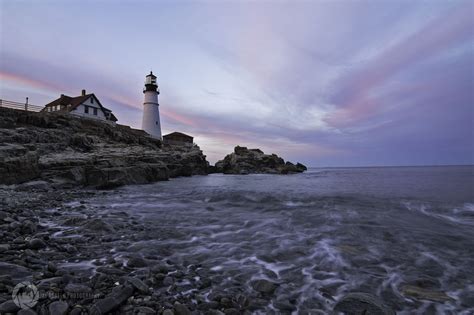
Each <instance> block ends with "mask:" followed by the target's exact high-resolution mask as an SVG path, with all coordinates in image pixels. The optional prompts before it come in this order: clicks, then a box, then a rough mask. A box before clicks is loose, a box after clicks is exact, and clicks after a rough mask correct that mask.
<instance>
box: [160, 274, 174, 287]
mask: <svg viewBox="0 0 474 315" xmlns="http://www.w3.org/2000/svg"><path fill="white" fill-rule="evenodd" d="M173 283H174V280H173V278H172V277H170V276H167V277H165V278H164V279H163V285H165V286H169V285H172V284H173Z"/></svg>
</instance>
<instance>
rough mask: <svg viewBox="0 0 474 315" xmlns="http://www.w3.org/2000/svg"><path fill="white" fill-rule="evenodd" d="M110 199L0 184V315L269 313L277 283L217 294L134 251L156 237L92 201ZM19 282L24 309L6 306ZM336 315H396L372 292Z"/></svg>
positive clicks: (345, 303)
mask: <svg viewBox="0 0 474 315" xmlns="http://www.w3.org/2000/svg"><path fill="white" fill-rule="evenodd" d="M112 194H120V190H109V191H99V190H96V189H60V188H59V189H58V188H55V187H54V186H52V185H50V184H48V183H47V182H44V181H36V182H29V183H26V184H20V185H9V186H5V185H3V186H0V226H1V232H0V233H1V234H0V235H1V236H0V239H1V243H0V253H1V257H2V259H1V261H0V314H4V313H12V314H22V315H26V314H30V315H34V314H46V315H47V314H50V315H62V314H75V315H76V314H77V315H78V314H165V315H173V314H174V315H187V314H213V315H214V314H218V315H221V314H230V315H232V314H255V313H257V314H262V313H266V312H267V311H268V309H267V307H268V304H269V303H270V301H271V300H272V299H273V298H274V297H275V294H276V292H275V291H276V290H277V289H278V286H279V284H278V282H273V281H270V280H267V279H265V278H261V279H258V280H253V281H252V282H251V284H250V285H251V287H252V289H253V291H254V292H252V293H249V292H248V291H245V290H242V291H240V292H227V291H222V292H220V291H219V292H218V291H216V290H210V289H211V288H212V287H213V285H214V284H213V281H214V280H213V279H215V275H216V272H218V271H215V270H212V268H211V269H207V268H205V267H204V266H203V265H200V264H192V263H188V262H186V261H185V260H180V261H178V260H176V261H174V260H170V259H167V258H166V256H167V255H168V254H169V253H165V252H163V253H156V254H146V255H143V254H141V247H140V246H146V245H138V244H140V243H141V242H143V243H144V244H146V241H147V240H150V239H152V238H153V237H155V236H153V235H154V234H153V233H154V231H155V230H156V226H154V225H153V223H150V222H147V221H146V220H142V218H140V217H139V216H137V215H135V214H134V213H133V212H131V213H130V212H124V211H117V210H114V209H113V207H106V206H98V205H97V203H94V202H91V200H92V199H94V198H96V199H100V198H104V197H107V196H111V195H112ZM155 234H156V233H155ZM171 235H172V234H170V236H169V237H172V236H171ZM167 237H168V236H167V235H161V234H160V238H163V239H166V238H167ZM137 246H138V247H137ZM169 250H171V251H172V248H170V249H169ZM119 253H120V254H119ZM124 253H125V254H124ZM162 255H163V256H162ZM22 281H27V282H29V283H33V284H34V285H35V287H36V288H37V290H38V292H39V299H38V301H37V302H35V303H34V305H32V307H31V308H30V309H20V308H19V307H18V306H17V305H16V304H15V303H14V302H13V301H12V292H13V290H14V287H15V285H17V284H18V283H20V282H22ZM210 292H211V293H210ZM294 303H296V300H295V301H292V300H291V299H285V297H284V296H282V297H281V299H278V300H277V302H273V306H274V307H275V310H274V313H275V314H291V313H292V312H294V311H296V306H295V305H294ZM335 310H337V311H340V312H343V313H347V312H349V313H351V311H352V310H367V311H369V313H367V314H372V313H374V314H393V313H392V312H391V311H390V310H389V309H387V308H386V307H385V306H384V305H383V303H381V302H380V301H379V300H377V298H374V297H373V296H370V295H368V294H349V295H347V296H346V297H345V298H344V299H342V300H341V301H340V303H338V304H336V306H335ZM321 314H322V313H321Z"/></svg>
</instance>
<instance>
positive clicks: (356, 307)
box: [334, 292, 395, 315]
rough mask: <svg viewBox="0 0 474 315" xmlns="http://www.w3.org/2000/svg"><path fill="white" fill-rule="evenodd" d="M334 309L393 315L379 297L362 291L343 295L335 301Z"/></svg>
mask: <svg viewBox="0 0 474 315" xmlns="http://www.w3.org/2000/svg"><path fill="white" fill-rule="evenodd" d="M334 311H336V312H341V313H344V314H353V315H363V314H371V315H395V312H393V311H392V310H391V309H389V308H388V307H386V306H385V305H384V304H383V302H382V301H380V300H379V298H377V297H376V296H373V295H371V294H368V293H362V292H354V293H349V294H347V295H345V296H344V297H343V298H342V299H340V300H339V301H338V302H337V303H336V305H335V306H334Z"/></svg>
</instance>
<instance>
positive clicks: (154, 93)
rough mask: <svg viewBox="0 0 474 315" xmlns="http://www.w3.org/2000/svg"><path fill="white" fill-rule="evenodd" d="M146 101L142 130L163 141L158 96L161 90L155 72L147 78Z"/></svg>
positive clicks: (151, 72) (144, 91)
mask: <svg viewBox="0 0 474 315" xmlns="http://www.w3.org/2000/svg"><path fill="white" fill-rule="evenodd" d="M143 94H145V100H144V101H143V119H142V129H143V130H144V131H146V132H147V133H148V134H149V135H151V136H152V137H154V138H157V139H161V124H160V109H159V104H158V94H160V89H159V88H158V84H157V83H156V76H155V75H154V74H153V71H150V74H149V75H147V76H146V77H145V88H144V89H143Z"/></svg>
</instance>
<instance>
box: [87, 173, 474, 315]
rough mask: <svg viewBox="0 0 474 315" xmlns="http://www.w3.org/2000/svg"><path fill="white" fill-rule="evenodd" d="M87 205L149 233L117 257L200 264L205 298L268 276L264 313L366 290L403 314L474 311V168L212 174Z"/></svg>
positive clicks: (327, 305) (325, 308)
mask: <svg viewBox="0 0 474 315" xmlns="http://www.w3.org/2000/svg"><path fill="white" fill-rule="evenodd" d="M90 202H91V204H94V205H95V206H96V207H97V208H98V209H103V210H101V211H102V212H103V213H104V214H105V213H110V212H111V211H114V212H115V213H117V212H126V213H128V214H131V215H133V217H134V218H135V220H137V221H140V222H141V223H143V224H145V225H146V226H147V227H149V228H148V229H147V233H146V236H137V237H135V238H132V240H133V243H132V244H129V245H127V246H126V247H120V246H117V248H115V249H114V252H115V255H116V257H120V256H123V255H128V254H129V253H130V251H134V252H138V253H140V254H141V255H144V256H147V255H149V256H153V255H154V256H155V257H156V256H159V257H162V258H163V259H166V260H169V261H172V262H178V263H181V264H184V265H194V266H201V267H202V268H203V269H205V270H208V272H207V273H206V274H205V275H203V276H205V277H208V278H209V280H210V282H211V283H212V285H210V286H209V287H207V288H206V289H203V290H201V292H200V294H202V295H203V296H204V297H205V298H206V297H210V296H212V294H214V293H215V292H226V293H228V294H230V295H238V294H240V293H242V292H244V293H246V294H250V295H251V294H253V293H252V292H253V291H252V288H251V285H250V283H251V281H252V280H254V279H262V278H263V279H268V280H271V281H272V282H275V283H277V284H278V287H277V289H276V291H275V294H274V295H273V296H272V298H271V299H270V300H268V302H267V304H266V305H264V306H263V309H264V310H266V312H271V311H275V310H278V309H282V308H281V305H287V306H288V307H287V310H289V311H292V312H294V313H299V312H305V311H308V312H311V311H314V310H320V311H321V312H322V313H325V312H329V311H331V310H332V308H333V306H334V304H335V302H336V301H337V300H338V299H340V298H341V297H343V296H344V295H345V294H347V293H349V292H366V293H370V294H373V295H376V296H378V297H379V298H380V299H381V300H382V301H383V302H384V303H385V304H386V305H388V306H389V307H391V308H392V309H394V310H395V311H397V312H398V313H399V314H416V313H419V314H435V313H438V314H450V313H452V314H459V313H465V314H472V313H474V166H446V167H380V168H379V167H374V168H311V169H309V170H308V171H307V172H305V173H303V174H295V175H222V174H213V175H209V176H194V177H190V178H176V179H172V180H170V181H168V182H158V183H156V184H151V185H141V186H127V187H124V188H120V189H118V190H117V191H116V193H114V194H110V195H106V196H100V197H94V198H93V199H92V200H91V201H90ZM191 291H193V290H189V292H186V291H183V293H182V294H184V295H185V294H187V293H189V294H191ZM276 312H277V313H278V311H276Z"/></svg>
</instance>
